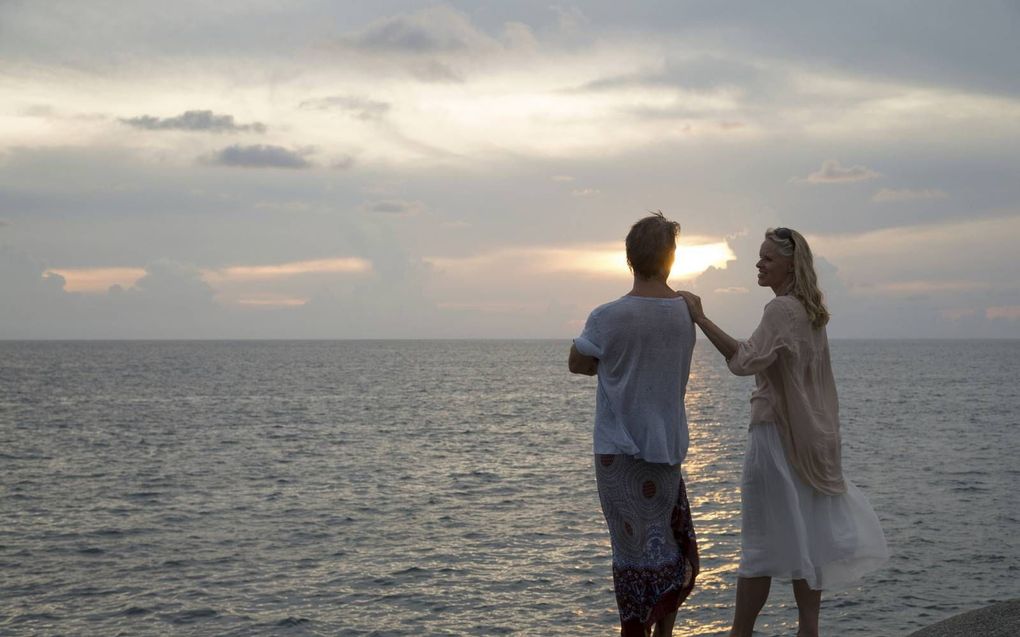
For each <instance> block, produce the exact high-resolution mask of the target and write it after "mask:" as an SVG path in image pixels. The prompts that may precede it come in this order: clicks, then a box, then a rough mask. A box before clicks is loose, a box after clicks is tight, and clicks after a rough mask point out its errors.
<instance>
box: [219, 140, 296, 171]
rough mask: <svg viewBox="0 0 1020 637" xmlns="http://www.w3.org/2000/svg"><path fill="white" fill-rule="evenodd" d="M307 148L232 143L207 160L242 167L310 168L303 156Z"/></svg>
mask: <svg viewBox="0 0 1020 637" xmlns="http://www.w3.org/2000/svg"><path fill="white" fill-rule="evenodd" d="M308 152H310V151H308V150H301V151H294V150H289V149H287V148H284V147H283V146H271V145H267V144H255V145H252V146H241V145H239V144H234V145H232V146H227V147H226V148H224V149H223V150H221V151H220V152H218V153H216V154H215V155H214V156H213V157H212V158H211V159H210V160H209V161H210V163H213V164H220V165H223V166H240V167H242V168H310V167H311V164H310V163H309V162H308V160H306V159H305V158H304V155H306V154H308Z"/></svg>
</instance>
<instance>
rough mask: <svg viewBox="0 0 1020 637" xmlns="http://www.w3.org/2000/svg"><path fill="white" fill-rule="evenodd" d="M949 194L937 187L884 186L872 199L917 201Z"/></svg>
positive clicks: (943, 196) (883, 201) (939, 197)
mask: <svg viewBox="0 0 1020 637" xmlns="http://www.w3.org/2000/svg"><path fill="white" fill-rule="evenodd" d="M948 196H949V195H948V194H947V193H945V192H943V191H941V190H937V189H925V190H910V189H908V188H901V189H896V188H883V189H881V190H879V191H878V192H876V193H875V194H874V196H872V198H871V200H872V201H875V202H879V203H886V202H891V201H917V200H927V199H945V198H947V197H948Z"/></svg>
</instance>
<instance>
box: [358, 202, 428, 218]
mask: <svg viewBox="0 0 1020 637" xmlns="http://www.w3.org/2000/svg"><path fill="white" fill-rule="evenodd" d="M366 209H367V210H368V211H369V212H379V213H383V214H389V215H414V214H418V213H419V212H421V211H422V210H424V209H425V206H424V204H422V203H421V202H420V201H404V200H402V199H387V200H384V201H376V202H373V203H370V204H368V205H367V206H366Z"/></svg>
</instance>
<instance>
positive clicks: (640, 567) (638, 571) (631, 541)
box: [595, 454, 699, 635]
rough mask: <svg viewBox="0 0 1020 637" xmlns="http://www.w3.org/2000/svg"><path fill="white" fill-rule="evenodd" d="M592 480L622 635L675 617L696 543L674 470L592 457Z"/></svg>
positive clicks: (693, 569)
mask: <svg viewBox="0 0 1020 637" xmlns="http://www.w3.org/2000/svg"><path fill="white" fill-rule="evenodd" d="M595 480H596V482H597V483H598V489H599V500H601V502H602V512H603V513H604V514H605V516H606V524H607V525H608V527H609V537H610V539H611V541H612V544H613V587H614V589H615V591H616V603H617V605H618V606H619V608H620V623H621V625H622V631H621V634H622V635H631V634H633V635H644V634H645V628H647V627H650V626H652V625H654V624H655V622H657V621H658V620H659V619H661V618H662V617H664V616H665V615H668V614H669V613H672V612H674V611H676V610H677V609H678V608H679V607H680V605H681V604H682V603H683V602H684V600H685V599H686V598H687V596H688V595H689V594H690V592H691V590H692V589H693V588H694V579H695V577H696V576H697V574H698V569H699V562H698V543H697V540H696V538H695V535H694V524H693V523H692V522H691V508H690V504H689V503H688V501H687V489H686V487H685V486H684V480H683V476H682V475H681V474H680V467H679V466H671V465H668V464H658V463H652V462H645V461H643V460H639V459H637V458H634V457H632V456H627V455H622V454H619V455H609V454H596V456H595Z"/></svg>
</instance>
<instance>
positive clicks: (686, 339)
mask: <svg viewBox="0 0 1020 637" xmlns="http://www.w3.org/2000/svg"><path fill="white" fill-rule="evenodd" d="M679 231H680V226H679V224H677V223H676V222H673V221H669V220H668V219H666V218H664V217H663V216H662V214H661V213H659V214H654V215H651V216H649V217H645V218H644V219H642V220H640V221H638V222H637V223H635V224H634V226H633V227H632V228H631V230H630V233H629V234H628V235H627V242H626V244H627V263H628V264H630V267H631V269H632V270H633V272H634V286H633V288H632V289H631V291H630V292H629V293H628V294H627V295H625V296H623V297H621V298H619V299H617V300H615V301H612V302H610V303H606V304H605V305H602V306H599V307H598V308H596V309H595V310H594V311H592V313H591V315H590V316H589V317H588V321H587V323H586V324H585V327H584V332H583V333H582V334H581V336H579V337H578V338H576V339H575V340H574V344H573V345H572V346H571V348H570V359H569V368H570V371H571V372H573V373H575V374H586V375H595V374H597V375H598V391H597V394H596V401H595V435H594V445H593V446H594V453H595V479H596V482H597V484H598V490H599V500H600V501H601V503H602V511H603V513H604V514H605V517H606V524H607V526H608V527H609V537H610V540H611V542H612V545H613V587H614V589H615V591H616V602H617V605H618V606H619V609H620V623H621V630H620V634H621V635H636V636H641V637H644V636H645V635H648V634H649V631H650V630H651V629H652V628H653V627H654V628H655V635H657V636H658V637H666V636H668V635H671V634H672V630H673V623H674V621H675V620H676V611H677V609H678V608H679V607H680V604H682V603H683V601H684V599H686V597H687V595H688V594H690V592H691V589H693V588H694V578H695V576H696V575H697V573H698V548H697V543H696V541H695V537H694V525H693V524H692V522H691V513H690V506H689V505H688V502H687V493H686V489H685V487H684V481H683V477H682V476H681V474H680V464H681V463H682V462H683V459H684V456H685V455H686V454H687V443H688V436H687V414H686V412H685V411H684V392H685V390H686V387H687V377H688V375H689V373H690V369H691V354H692V352H693V350H694V336H695V330H694V323H693V322H692V321H691V316H690V313H689V312H688V311H687V304H686V303H685V302H684V301H683V299H681V298H680V297H678V296H677V295H676V292H674V291H673V290H672V289H670V287H669V286H668V285H667V284H666V279H667V277H668V276H669V272H670V269H671V268H672V266H673V258H674V254H675V252H676V235H677V233H678V232H679Z"/></svg>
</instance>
